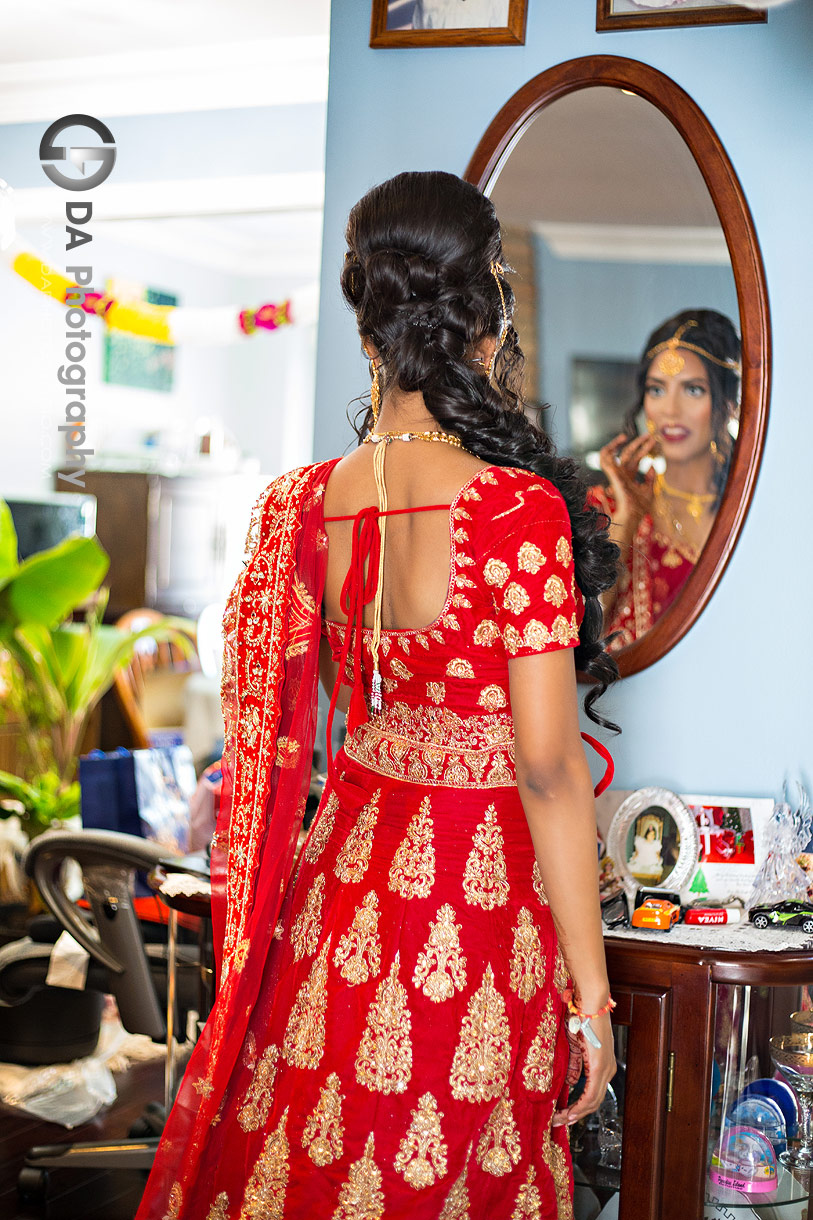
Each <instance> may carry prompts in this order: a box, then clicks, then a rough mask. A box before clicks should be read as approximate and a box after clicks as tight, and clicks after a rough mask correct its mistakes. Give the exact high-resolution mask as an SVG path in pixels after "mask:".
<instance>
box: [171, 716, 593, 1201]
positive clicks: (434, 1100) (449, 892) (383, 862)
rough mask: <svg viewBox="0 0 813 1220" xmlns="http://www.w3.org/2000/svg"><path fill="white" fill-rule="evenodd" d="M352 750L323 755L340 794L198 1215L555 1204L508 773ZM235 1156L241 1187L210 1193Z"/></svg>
mask: <svg viewBox="0 0 813 1220" xmlns="http://www.w3.org/2000/svg"><path fill="white" fill-rule="evenodd" d="M384 719H385V720H386V717H385V718H384ZM363 727H365V726H363ZM398 729H399V731H398V733H397V734H395V735H394V739H395V744H396V746H397V747H398V748H399V749H401V747H403V743H404V738H403V735H402V733H403V726H402V725H399V726H398ZM375 732H376V734H377V737H378V741H377V745H379V746H380V742H381V738H382V737H383V738H386V736H387V731H386V725H385V724H384V725H381V724H379V725H378V726H377V728H376V730H375ZM358 736H359V737H361V738H362V739H363V738H364V737H367V738H369V736H370V733H369V731H367V732H366V733H360V734H359V735H358ZM470 740H471V738H470V737H469V741H470ZM354 748H355V751H356V752H358V751H359V750H360V751H362V752H363V751H364V750H365V749H368V748H369V747H368V746H366V744H365V742H364V740H361V741H354V739H353V738H351V739H350V740H349V741H348V742H347V745H346V750H343V751H342V752H340V754H339V755H338V756H337V759H336V761H337V764H338V767H339V768H340V770H341V773H342V777H343V782H342V791H343V799H342V800H340V799H339V797H338V796H337V794H336V793H335V792H334V791H333V790H332V789H331V788H330V787H328V788H327V789H326V791H325V793H324V796H323V800H322V803H321V806H320V809H319V812H318V814H317V816H316V818H315V820H314V823H313V826H312V829H311V832H310V835H309V838H308V840H307V842H306V844H305V846H304V848H303V850H302V854H301V856H300V861H299V865H298V871H297V874H296V878H295V884H294V892H293V897H292V899H291V901H290V903H288V904H286V908H287V909H286V914H285V917H284V919H283V921H281V923H280V924H279V925H278V926H277V929H276V936H277V938H278V951H277V953H276V955H271V957H270V958H269V962H268V972H269V977H268V978H267V979H264V980H263V982H262V985H261V987H260V995H261V997H262V1000H261V1002H260V1003H259V1004H258V1006H257V1007H256V1009H255V1012H254V1014H253V1016H252V1019H251V1022H250V1026H249V1033H248V1037H247V1039H246V1044H245V1049H244V1053H243V1055H242V1058H241V1061H240V1066H239V1070H238V1071H237V1072H236V1073H235V1075H234V1077H233V1080H232V1087H231V1089H230V1091H229V1093H228V1095H227V1097H226V1099H225V1104H224V1107H223V1109H222V1113H221V1115H220V1116H219V1122H218V1124H217V1125H216V1126H215V1127H214V1128H213V1130H212V1132H211V1139H210V1143H209V1146H208V1148H207V1158H206V1159H207V1164H208V1166H209V1167H210V1176H207V1180H206V1181H200V1182H199V1193H200V1205H199V1206H200V1212H199V1214H200V1216H201V1218H202V1220H203V1217H207V1220H209V1218H211V1220H219V1218H220V1217H223V1218H225V1217H226V1216H231V1215H235V1216H236V1215H237V1214H238V1213H237V1211H236V1210H235V1211H232V1210H231V1208H230V1205H231V1206H232V1207H233V1206H234V1204H235V1203H242V1209H243V1210H241V1211H240V1212H239V1215H240V1216H241V1217H243V1216H245V1217H246V1218H251V1220H259V1218H260V1217H266V1216H268V1217H270V1216H272V1215H274V1216H275V1215H280V1216H282V1215H284V1216H286V1217H288V1216H290V1217H300V1216H301V1217H305V1216H309V1217H310V1216H314V1217H323V1216H324V1217H329V1216H334V1215H335V1216H337V1217H342V1218H346V1220H361V1217H369V1218H372V1217H388V1218H389V1217H392V1218H395V1217H406V1216H410V1217H414V1218H415V1220H439V1218H440V1217H443V1220H453V1218H455V1220H462V1218H463V1217H471V1218H472V1220H474V1218H476V1217H482V1218H483V1220H485V1218H486V1217H488V1218H489V1220H502V1218H504V1220H509V1217H518V1218H522V1220H531V1218H534V1220H542V1218H543V1217H544V1218H546V1217H565V1216H569V1215H570V1214H571V1210H570V1198H571V1185H570V1162H569V1154H568V1151H567V1135H566V1130H565V1129H564V1128H562V1127H557V1128H553V1130H552V1131H551V1117H552V1114H553V1110H554V1108H555V1103H556V1100H557V1098H558V1097H559V1095H560V1094H561V1092H562V1088H563V1083H564V1079H565V1073H566V1070H567V1062H568V1043H567V1037H566V1033H565V1030H564V1026H563V1003H562V998H561V993H562V991H563V989H564V988H565V987H566V985H567V971H566V968H565V965H564V961H563V959H562V957H561V954H560V953H559V950H558V947H557V940H556V933H555V930H554V927H553V921H552V917H551V914H550V908H549V907H548V906H547V904H546V902H545V901H544V894H543V893H542V890H541V886H540V884H539V881H538V878H537V877H536V874H535V860H534V852H533V847H532V844H531V839H530V835H529V832H528V829H527V823H526V820H525V816H524V813H523V810H522V806H521V804H520V801H519V797H518V795H517V791H516V787H515V786H513V787H509V786H505V787H502V786H500V787H485V786H484V787H482V788H471V787H465V786H461V787H460V788H456V787H454V786H437V785H436V786H433V785H431V784H427V783H413V782H404V780H402V779H397V778H394V777H391V776H387V775H381V774H377V773H374V772H372V771H370V770H369V769H368V768H367V767H365V766H364V765H362V764H360V763H359V762H357V761H354V760H353V759H352V758H351V757H349V756H348V755H349V754H350V755H352V753H353V752H354ZM411 761H412V760H411V759H410V758H409V754H408V752H407V751H403V752H402V753H401V760H400V768H403V774H407V773H408V771H409V768H410V763H411ZM400 768H399V769H400ZM347 794H352V795H351V799H348V797H347ZM535 883H536V884H535ZM540 895H541V898H540ZM236 1160H237V1161H238V1162H239V1163H238V1164H236V1163H235V1161H236ZM235 1169H243V1172H244V1175H245V1196H244V1199H243V1200H242V1201H238V1200H234V1199H233V1198H232V1197H231V1191H230V1190H227V1189H224V1190H223V1192H222V1194H221V1183H222V1184H223V1185H224V1186H225V1185H226V1184H227V1183H229V1182H233V1181H234V1176H235ZM283 1179H284V1180H285V1191H284V1211H279V1212H277V1211H275V1210H273V1209H272V1210H268V1208H267V1201H268V1200H269V1199H270V1198H272V1197H273V1196H274V1193H275V1192H274V1184H275V1183H276V1184H277V1186H279V1185H280V1184H281V1182H282V1180H283ZM263 1200H265V1201H266V1202H265V1203H263ZM218 1207H220V1210H218ZM187 1209H188V1210H189V1209H191V1210H189V1214H198V1213H197V1212H196V1211H195V1210H194V1209H195V1197H194V1194H193V1195H191V1196H190V1198H189V1199H188V1200H187Z"/></svg>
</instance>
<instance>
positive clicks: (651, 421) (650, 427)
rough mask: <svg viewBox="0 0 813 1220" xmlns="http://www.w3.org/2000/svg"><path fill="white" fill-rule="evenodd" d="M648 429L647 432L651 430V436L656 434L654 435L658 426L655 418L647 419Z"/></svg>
mask: <svg viewBox="0 0 813 1220" xmlns="http://www.w3.org/2000/svg"><path fill="white" fill-rule="evenodd" d="M646 430H647V432H649V434H650V435H651V436H654V435H655V432H656V428H655V421H654V419H648V420H647V421H646Z"/></svg>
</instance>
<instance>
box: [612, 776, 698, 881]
mask: <svg viewBox="0 0 813 1220" xmlns="http://www.w3.org/2000/svg"><path fill="white" fill-rule="evenodd" d="M664 815H665V816H664ZM666 818H670V819H671V823H672V825H670V824H669V823H668V822H667V821H666ZM639 823H640V828H641V830H642V831H643V834H640V835H634V836H633V842H634V843H635V844H636V845H635V847H634V850H633V851H632V852H631V851H630V837H631V832H632V831H633V830H634V829H635V828H636V827H637V826H638V825H639ZM645 823H648V825H647V826H646V828H645V827H644V824H645ZM658 825H660V831H661V833H660V836H658V832H657V827H658ZM649 827H651V828H652V829H654V830H655V835H653V837H652V838H651V839H650V838H649V836H648V834H647V831H648V829H649ZM664 830H666V833H664ZM675 832H676V834H675ZM675 837H677V842H676V843H675V842H674V840H675ZM639 838H640V839H644V838H646V843H645V844H644V846H645V847H646V848H647V849H648V851H649V855H650V856H651V857H652V858H653V859H652V860H642V861H641V862H640V863H639V865H638V867H637V868H636V866H635V856H636V854H642V853H641V850H640V845H639V844H637V842H636V841H637V840H638V839H639ZM699 850H700V836H699V832H698V829H697V823H696V822H695V819H694V816H693V814H692V813H691V811H690V810H689V808H688V807H687V806H686V805H685V804H684V802H683V801H682V800H681V799H680V797H679V796H678V795H677V793H676V792H671V791H670V790H669V789H668V788H655V787H652V788H639V789H638V790H637V792H633V793H632V794H631V795H630V796H628V797H627V799H626V800H625V801H624V802H623V803H622V804H621V805H619V807H618V809H617V810H616V812H615V814H614V815H613V820H612V822H611V823H610V829H609V834H608V836H607V854H608V855H609V857H610V858H611V860H612V861H613V864H614V865H615V870H616V874H617V876H618V877H619V878H620V879H621V882H622V884H623V886H624V889H625V890H626V892H627V895H628V897H629V898H630V899H631V900H632V899H633V898H634V896H635V892H636V890H637V889H639V888H646V889H664V890H673V891H679V890H681V889H683V887H684V886H685V885H687V884H688V882H689V880H690V879H691V877H692V874H693V872H694V870H695V868H696V866H697V856H698V852H699ZM658 857H660V861H661V867H660V870H659V872H655V871H654V867H653V861H656V860H657V859H658ZM670 862H671V867H668V868H667V865H668V864H669V863H670ZM647 869H649V872H647V871H646V870H647Z"/></svg>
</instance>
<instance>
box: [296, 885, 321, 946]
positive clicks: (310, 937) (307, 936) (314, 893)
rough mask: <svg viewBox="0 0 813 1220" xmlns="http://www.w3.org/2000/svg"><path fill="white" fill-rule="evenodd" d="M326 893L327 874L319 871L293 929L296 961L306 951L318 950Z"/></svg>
mask: <svg viewBox="0 0 813 1220" xmlns="http://www.w3.org/2000/svg"><path fill="white" fill-rule="evenodd" d="M324 893H325V874H324V873H319V875H318V876H317V877H314V880H313V884H312V885H311V888H310V889H309V890H308V896H307V898H306V899H305V905H304V906H303V908H302V910H301V911H300V912H299V914H298V915H297V917H296V919H295V920H294V926H293V928H292V929H291V944H292V945H293V948H294V961H295V962H298V961H299V959H300V957H304V956H305V954H306V953H307V954H308V955H310V954H311V953H315V952H316V946H317V945H318V943H319V932H320V930H321V927H322V898H323V897H324Z"/></svg>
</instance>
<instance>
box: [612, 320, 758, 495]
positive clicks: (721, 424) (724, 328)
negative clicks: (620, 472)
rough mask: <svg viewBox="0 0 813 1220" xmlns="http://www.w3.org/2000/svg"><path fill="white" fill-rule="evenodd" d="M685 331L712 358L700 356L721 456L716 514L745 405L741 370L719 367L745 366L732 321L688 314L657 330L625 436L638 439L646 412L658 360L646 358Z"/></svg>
mask: <svg viewBox="0 0 813 1220" xmlns="http://www.w3.org/2000/svg"><path fill="white" fill-rule="evenodd" d="M689 323H694V325H693V326H692V325H689ZM681 326H685V327H687V329H686V330H685V332H684V338H685V339H686V342H687V343H691V344H693V345H694V346H695V347H702V348H703V350H704V351H705V352H707V353H708V356H706V355H704V354H703V352H695V355H696V356H697V357H698V359H699V360H701V361H702V363H703V366H704V368H705V370H706V376H707V378H708V382H709V393H710V395H711V433H712V437H713V439H714V442H715V444H716V445H717V453H718V461H716V462H715V463H714V473H713V476H712V491H713V492H714V493H715V496H716V500H715V502H714V505H713V508H714V509H715V510H716V509H717V508H718V507H719V504H720V500H721V498H722V495H723V489H724V488H725V485H726V480H727V479H728V468H729V466H730V465H731V457H732V454H733V452H734V438H733V437H732V435H731V432H730V431H729V427H728V425H729V422H730V421H731V420H732V419H734V418H735V417H736V415H737V413H738V411H739V403H740V379H741V374H740V371H739V369H737V368H726V367H724V365H722V364H718V363H717V361H720V360H722V361H729V362H730V363H733V364H736V365H739V363H740V359H741V355H742V345H741V344H740V338H739V335H738V334H737V332H736V330H735V329H734V324H733V322H732V321H731V320H730V318H727V317H726V316H725V314H723V313H718V312H717V310H716V309H683V310H681V312H680V313H676V314H675V315H674V316H673V317H671V318H667V319H666V321H665V322H663V323H662V324H661V325H660V326H659V327H657V329H656V330H653V332H652V334H651V335H650V336H649V338H648V339H647V341H646V343H645V344H644V350H643V352H642V353H641V359H640V360H639V361H638V367H637V369H636V370H635V404H634V406H633V407H631V408H630V410H629V412H628V413H627V415H626V417H625V419H624V431H625V432H626V434H627V436H629V437H630V439H632V438H633V437H634V436H636V435H637V434H638V425H637V417H638V414H639V412H640V411H642V410H643V406H644V392H645V390H646V383H647V377H648V376H649V369H650V366H651V365H652V363H653V359H654V360H657V359H658V357H657V356H655V357H651V356H649V355H647V353H648V352H651V351H652V349H653V348H654V347H657V346H658V344H660V343H665V342H666V340H667V339H671V338H672V336H673V335H674V334H676V333H677V331H678V329H679V328H680V327H681ZM678 348H680V344H678ZM689 350H693V349H689ZM709 356H712V357H715V359H709Z"/></svg>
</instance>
